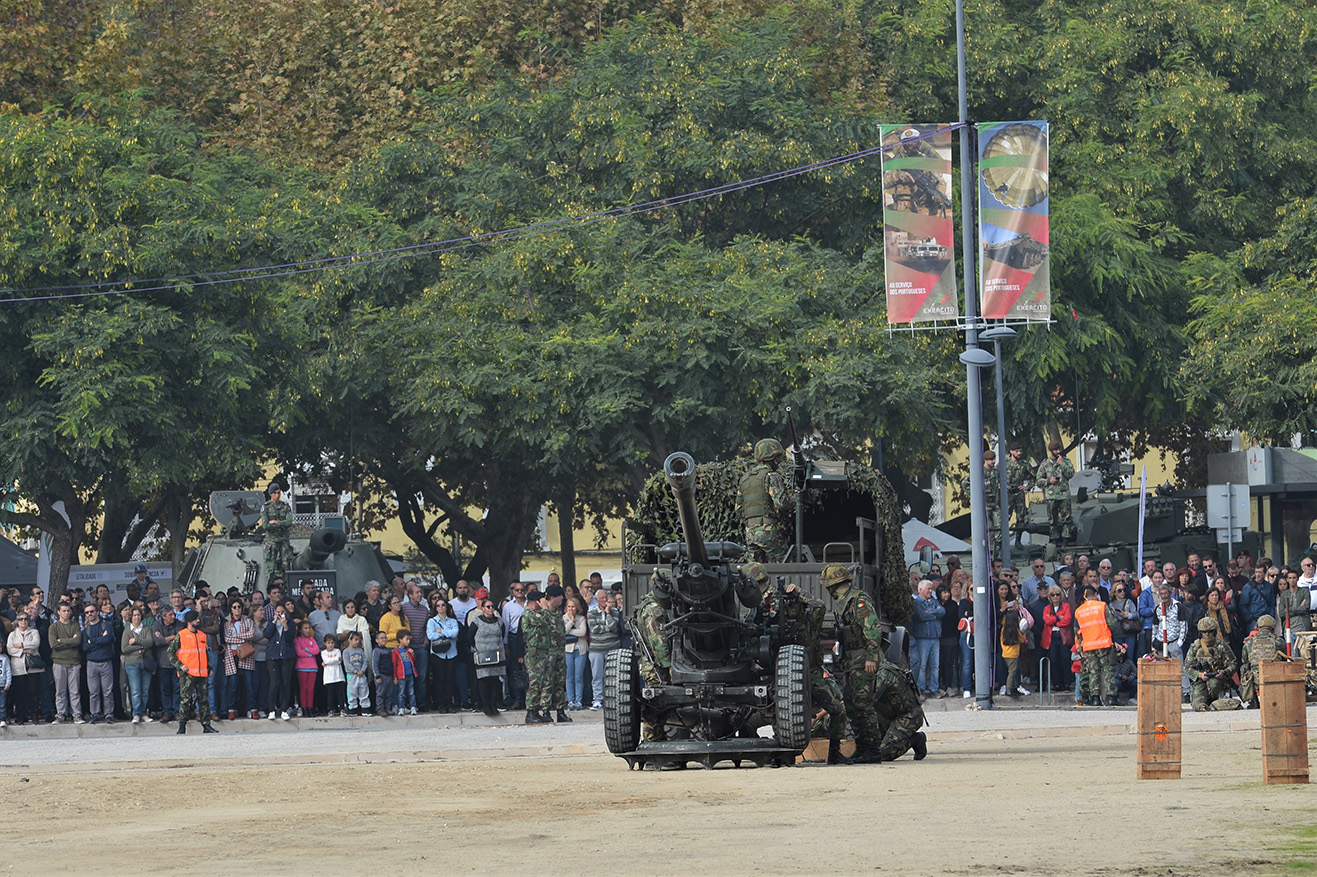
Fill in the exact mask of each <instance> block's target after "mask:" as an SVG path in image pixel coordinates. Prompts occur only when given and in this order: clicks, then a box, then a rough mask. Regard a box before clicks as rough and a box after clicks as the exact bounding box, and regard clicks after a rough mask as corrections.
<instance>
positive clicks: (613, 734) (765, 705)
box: [604, 452, 810, 767]
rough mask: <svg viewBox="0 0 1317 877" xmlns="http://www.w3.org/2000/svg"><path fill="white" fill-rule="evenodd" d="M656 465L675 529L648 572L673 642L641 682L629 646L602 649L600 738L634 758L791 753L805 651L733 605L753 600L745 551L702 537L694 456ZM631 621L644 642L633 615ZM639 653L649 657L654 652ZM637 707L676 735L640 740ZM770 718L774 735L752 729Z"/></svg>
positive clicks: (802, 728) (800, 719)
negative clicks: (652, 677)
mask: <svg viewBox="0 0 1317 877" xmlns="http://www.w3.org/2000/svg"><path fill="white" fill-rule="evenodd" d="M663 474H664V478H665V479H666V481H667V483H668V486H669V488H670V489H671V490H672V496H673V498H674V500H675V501H676V504H677V510H678V517H679V519H680V522H681V530H682V538H683V541H681V542H676V543H670V544H668V545H664V546H662V547H661V548H659V549H658V552H657V553H658V557H659V559H660V560H661V561H666V562H667V563H668V564H669V565H670V567H669V569H668V570H666V571H659V570H655V575H653V576H652V578H651V587H652V588H653V592H654V597H655V600H656V601H657V603H658V604H659V605H660V606H662V607H664V609H665V612H667V613H668V615H669V617H668V620H667V621H666V622H665V623H664V624H663V627H662V630H663V633H664V638H665V641H666V642H667V644H668V647H669V649H670V652H671V667H670V671H669V678H668V680H667V681H665V682H664V683H663V684H659V685H652V686H647V687H642V686H641V684H640V679H639V673H638V661H637V657H638V656H637V654H636V652H635V651H633V650H632V649H614V650H612V651H610V652H609V653H608V656H607V659H606V661H605V664H604V738H605V740H606V742H607V744H608V748H609V751H610V752H613V753H614V754H616V755H619V756H621V757H623V758H625V759H627V761H628V763H629V764H631V765H632V766H633V767H634V766H636V765H643V764H644V763H645V762H646V761H647V760H655V761H665V762H683V763H684V762H685V761H692V760H693V761H698V762H701V763H703V764H705V765H706V766H709V767H712V766H713V764H714V763H716V762H718V761H722V760H731V761H732V762H733V763H735V764H739V763H740V762H741V760H742V759H748V760H751V761H754V762H755V763H757V764H766V763H769V762H776V763H790V762H791V761H794V760H795V756H796V755H797V754H798V753H799V752H800V751H801V750H803V749H804V747H805V746H806V745H808V743H809V731H810V724H809V719H810V715H809V682H808V675H807V663H806V655H805V651H804V649H803V648H802V647H800V646H796V645H792V646H783V647H782V648H780V649H777V648H775V646H774V643H773V642H772V640H773V637H772V635H771V634H772V631H771V630H770V628H769V626H768V624H767V623H765V622H764V621H763V620H760V619H757V618H753V617H752V618H751V619H742V618H741V617H740V613H741V607H746V608H754V607H757V606H758V605H759V602H760V598H761V594H760V592H759V587H758V585H757V584H756V583H755V582H754V581H752V580H751V579H750V578H749V577H748V576H746V575H744V574H743V573H742V572H741V571H740V568H739V567H738V566H736V565H735V563H734V561H736V560H737V559H738V558H740V557H741V555H742V554H743V553H744V551H745V549H744V548H743V547H742V546H740V545H738V544H736V543H735V542H705V541H704V534H703V531H702V530H701V528H700V519H699V513H698V512H697V510H696V505H695V460H694V459H693V458H692V457H691V456H690V455H689V454H686V453H683V452H677V453H674V454H672V455H670V456H669V457H668V458H667V460H665V461H664V463H663ZM631 630H632V634H633V636H634V638H635V641H636V643H637V645H638V647H639V648H640V649H642V650H645V651H646V652H647V651H648V643H647V642H646V641H645V639H644V637H643V636H642V635H641V634H642V631H640V630H639V625H636V624H632V625H631ZM647 657H649V659H650V660H651V661H653V658H654V656H653V655H647ZM642 715H643V717H644V723H645V724H646V725H648V726H650V727H654V728H659V729H663V730H664V731H667V730H671V731H673V732H674V734H673V735H672V736H673V737H676V736H680V737H681V739H671V738H669V739H666V740H662V741H655V742H645V743H642V742H641V741H640V725H641V718H642ZM770 717H771V718H770ZM770 722H771V723H772V725H773V729H774V731H775V737H774V738H773V739H766V738H761V737H759V735H758V729H759V728H760V727H762V726H763V725H765V724H769V723H770ZM663 736H668V735H667V734H664V735H663Z"/></svg>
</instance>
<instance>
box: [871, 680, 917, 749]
mask: <svg viewBox="0 0 1317 877" xmlns="http://www.w3.org/2000/svg"><path fill="white" fill-rule="evenodd" d="M873 706H874V711H875V712H876V713H877V714H878V729H879V731H881V732H882V741H883V742H882V744H881V745H880V746H879V748H878V754H879V755H880V756H881V757H882V760H883V761H892V760H894V759H897V758H900V757H901V756H902V755H904V754H905V753H906V750H908V749H914V751H915V761H922V760H923V759H924V756H925V755H927V754H928V741H927V738H926V737H925V736H924V733H923V732H922V731H920V730H919V729H920V728H922V727H923V726H924V724H925V719H924V709H923V707H921V706H920V705H919V694H918V692H917V691H916V690H915V680H914V677H912V676H911V675H910V674H909V673H907V672H905V671H904V670H902V669H901V668H900V667H898V666H896V665H895V664H893V663H892V662H891V661H888V660H885V659H884V660H883V662H882V663H881V664H879V665H878V672H877V673H876V674H875V675H874V694H873Z"/></svg>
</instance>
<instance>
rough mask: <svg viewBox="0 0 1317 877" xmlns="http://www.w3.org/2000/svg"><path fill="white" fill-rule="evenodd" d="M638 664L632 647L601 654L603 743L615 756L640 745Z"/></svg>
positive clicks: (633, 749) (631, 750)
mask: <svg viewBox="0 0 1317 877" xmlns="http://www.w3.org/2000/svg"><path fill="white" fill-rule="evenodd" d="M639 699H640V666H639V663H638V662H637V659H636V653H635V652H633V651H631V649H613V650H612V651H610V652H609V653H608V654H607V655H606V656H605V657H604V743H606V744H607V745H608V751H609V752H611V753H613V754H614V755H620V754H622V753H624V752H634V751H635V750H636V747H638V746H639V745H640V702H639Z"/></svg>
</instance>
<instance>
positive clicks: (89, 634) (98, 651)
mask: <svg viewBox="0 0 1317 877" xmlns="http://www.w3.org/2000/svg"><path fill="white" fill-rule="evenodd" d="M117 643H118V640H117V639H116V637H115V635H114V627H113V626H111V625H110V624H109V623H107V622H106V621H105V619H104V618H102V619H101V620H100V621H98V622H96V623H95V624H89V625H87V626H86V627H84V628H83V629H82V651H83V653H84V654H85V655H86V656H87V660H88V661H98V662H101V663H104V662H107V661H113V660H114V647H115V645H116V644H117Z"/></svg>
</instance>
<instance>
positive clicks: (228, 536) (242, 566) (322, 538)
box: [178, 490, 393, 598]
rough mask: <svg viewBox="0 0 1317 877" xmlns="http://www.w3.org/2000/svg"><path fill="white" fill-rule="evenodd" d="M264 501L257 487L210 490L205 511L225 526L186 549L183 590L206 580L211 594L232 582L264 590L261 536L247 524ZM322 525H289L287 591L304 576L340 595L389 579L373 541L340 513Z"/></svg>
mask: <svg viewBox="0 0 1317 877" xmlns="http://www.w3.org/2000/svg"><path fill="white" fill-rule="evenodd" d="M264 502H265V496H264V494H262V493H261V492H260V491H259V490H222V491H216V492H215V493H212V494H211V495H210V513H211V514H212V515H214V517H215V520H216V521H218V522H219V524H220V526H221V527H223V528H224V531H223V532H222V533H221V534H219V535H216V536H209V537H207V539H206V541H205V543H204V544H202V545H201V546H200V547H198V548H193V549H191V550H190V551H189V552H188V555H187V557H186V558H185V559H184V562H183V571H182V574H181V575H180V576H179V580H178V586H179V587H180V588H182V589H183V592H184V593H185V594H188V595H191V594H192V593H193V592H194V590H195V588H196V585H197V582H199V581H205V582H206V583H207V584H208V585H210V587H211V591H212V593H213V592H216V591H227V590H228V589H229V588H231V587H235V586H236V587H237V588H238V590H239V591H241V592H242V593H244V594H250V593H251V592H252V591H255V590H260V591H267V590H268V589H269V572H270V571H269V570H266V569H265V552H264V551H263V549H262V544H261V543H262V539H261V536H260V534H258V533H253V532H252V529H251V528H252V527H253V526H255V524H256V523H257V521H259V520H260V517H261V508H262V506H263V505H264ZM327 524H328V526H325V527H321V528H320V529H315V530H313V529H312V528H310V527H307V526H304V525H298V524H294V525H293V532H292V536H291V539H290V540H289V541H290V542H291V544H292V547H293V552H294V562H293V566H294V567H295V568H294V569H290V570H286V571H285V574H284V582H285V584H286V585H287V587H288V590H287V593H289V594H297V593H298V592H299V591H300V590H301V586H302V582H303V581H309V582H311V583H312V585H313V586H314V587H315V588H316V590H320V591H329V592H330V593H332V594H334V595H335V596H336V597H340V598H341V597H350V596H352V595H354V594H356V593H357V592H358V591H360V590H362V589H363V588H364V587H365V584H366V582H368V581H371V580H374V581H377V582H380V583H381V584H383V583H386V582H388V580H389V578H390V577H391V576H392V575H393V572H392V570H391V568H390V567H389V562H388V561H387V560H385V558H384V555H383V554H381V553H380V550H379V548H378V547H377V546H376V545H375V544H374V543H371V542H365V541H363V540H361V539H359V538H357V537H355V536H352V535H350V534H349V533H348V532H347V524H346V521H345V520H344V519H343V518H341V517H339V518H329V519H327Z"/></svg>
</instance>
